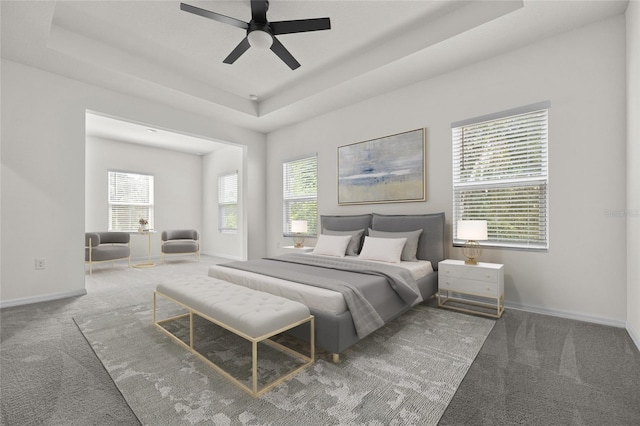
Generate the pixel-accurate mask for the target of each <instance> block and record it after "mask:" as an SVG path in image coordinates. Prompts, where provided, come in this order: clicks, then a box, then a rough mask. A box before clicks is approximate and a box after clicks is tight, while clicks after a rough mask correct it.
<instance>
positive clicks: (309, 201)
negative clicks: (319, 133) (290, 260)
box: [282, 154, 318, 237]
mask: <svg viewBox="0 0 640 426" xmlns="http://www.w3.org/2000/svg"><path fill="white" fill-rule="evenodd" d="M282 194H283V203H284V205H283V209H282V211H283V217H282V230H283V235H284V236H285V237H291V236H293V234H292V232H291V221H292V220H306V221H307V235H316V234H317V233H318V157H317V155H316V154H314V155H313V156H309V157H304V158H298V159H295V160H291V161H287V162H284V163H283V164H282Z"/></svg>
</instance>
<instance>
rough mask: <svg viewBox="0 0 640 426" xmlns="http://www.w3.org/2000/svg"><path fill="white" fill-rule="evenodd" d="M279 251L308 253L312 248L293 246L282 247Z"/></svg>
mask: <svg viewBox="0 0 640 426" xmlns="http://www.w3.org/2000/svg"><path fill="white" fill-rule="evenodd" d="M280 250H282V251H283V252H285V253H310V252H312V251H313V247H307V246H305V247H300V248H296V247H294V246H284V247H281V248H280Z"/></svg>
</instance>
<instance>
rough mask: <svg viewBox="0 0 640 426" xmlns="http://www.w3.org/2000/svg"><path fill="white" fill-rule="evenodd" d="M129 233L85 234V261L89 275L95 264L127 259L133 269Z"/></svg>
mask: <svg viewBox="0 0 640 426" xmlns="http://www.w3.org/2000/svg"><path fill="white" fill-rule="evenodd" d="M130 239H131V235H129V233H128V232H115V231H114V232H86V233H85V234H84V261H85V262H86V263H88V264H89V275H91V274H93V264H94V263H97V262H109V261H111V262H112V266H113V261H115V260H121V259H127V260H128V262H129V267H131V248H130V246H129V241H130Z"/></svg>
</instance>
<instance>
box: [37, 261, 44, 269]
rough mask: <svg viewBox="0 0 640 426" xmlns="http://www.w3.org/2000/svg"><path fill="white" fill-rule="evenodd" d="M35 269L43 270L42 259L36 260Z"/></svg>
mask: <svg viewBox="0 0 640 426" xmlns="http://www.w3.org/2000/svg"><path fill="white" fill-rule="evenodd" d="M36 269H45V264H44V259H36Z"/></svg>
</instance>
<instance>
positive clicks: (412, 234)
mask: <svg viewBox="0 0 640 426" xmlns="http://www.w3.org/2000/svg"><path fill="white" fill-rule="evenodd" d="M421 234H422V229H418V230H417V231H408V232H385V231H376V230H375V229H371V228H369V236H370V237H376V238H406V239H407V242H406V243H405V244H404V248H403V249H402V255H401V256H400V260H406V261H409V262H417V261H418V258H417V257H416V254H417V253H418V241H419V240H420V235H421Z"/></svg>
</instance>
